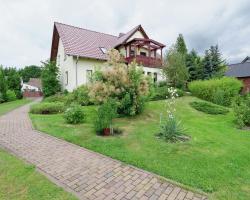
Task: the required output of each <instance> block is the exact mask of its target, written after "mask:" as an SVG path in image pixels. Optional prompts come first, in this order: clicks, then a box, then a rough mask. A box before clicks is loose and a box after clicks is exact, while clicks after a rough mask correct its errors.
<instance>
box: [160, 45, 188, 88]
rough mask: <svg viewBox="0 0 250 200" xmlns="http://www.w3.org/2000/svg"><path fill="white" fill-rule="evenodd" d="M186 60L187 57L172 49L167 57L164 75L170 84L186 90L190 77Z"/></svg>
mask: <svg viewBox="0 0 250 200" xmlns="http://www.w3.org/2000/svg"><path fill="white" fill-rule="evenodd" d="M185 59H186V57H185V56H184V55H183V54H181V53H179V52H178V51H177V50H176V49H175V48H171V49H170V50H169V52H168V54H167V55H166V57H165V65H164V68H163V73H164V74H165V76H166V78H167V80H168V82H169V84H170V85H171V86H173V87H175V88H176V87H177V88H182V89H184V88H185V87H186V83H187V81H188V78H189V75H188V69H187V67H186V62H185Z"/></svg>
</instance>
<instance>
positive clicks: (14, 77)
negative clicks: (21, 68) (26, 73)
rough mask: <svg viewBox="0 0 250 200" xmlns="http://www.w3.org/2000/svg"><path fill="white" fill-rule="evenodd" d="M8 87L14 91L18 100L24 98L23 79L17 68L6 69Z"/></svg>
mask: <svg viewBox="0 0 250 200" xmlns="http://www.w3.org/2000/svg"><path fill="white" fill-rule="evenodd" d="M5 71H6V77H7V85H8V89H9V90H13V91H14V92H15V94H16V96H17V98H19V99H20V98H22V94H21V77H20V75H19V73H18V71H17V69H16V68H11V67H9V68H6V69H5Z"/></svg>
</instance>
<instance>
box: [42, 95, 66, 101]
mask: <svg viewBox="0 0 250 200" xmlns="http://www.w3.org/2000/svg"><path fill="white" fill-rule="evenodd" d="M66 100H67V99H66V96H65V95H63V94H55V95H53V96H50V97H46V98H45V99H43V102H50V103H51V102H62V103H65V102H66Z"/></svg>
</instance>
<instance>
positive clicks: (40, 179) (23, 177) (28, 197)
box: [0, 150, 76, 200]
mask: <svg viewBox="0 0 250 200" xmlns="http://www.w3.org/2000/svg"><path fill="white" fill-rule="evenodd" d="M0 199H2V200H8V199H11V200H34V199H36V200H43V199H44V200H48V199H51V200H73V199H74V200H76V198H75V197H73V195H71V194H69V193H66V192H65V191H63V189H62V188H59V187H57V186H56V185H54V184H53V183H51V182H50V181H49V180H48V179H47V178H45V177H44V176H43V175H41V174H39V173H38V172H36V170H35V167H33V166H31V165H27V164H25V163H24V162H23V161H21V160H19V159H17V158H15V157H14V156H12V155H10V154H8V153H6V152H5V151H3V150H0Z"/></svg>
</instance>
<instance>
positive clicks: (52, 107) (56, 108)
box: [30, 102, 65, 114]
mask: <svg viewBox="0 0 250 200" xmlns="http://www.w3.org/2000/svg"><path fill="white" fill-rule="evenodd" d="M64 110H65V108H64V104H63V103H60V102H56V103H47V102H43V103H39V104H34V105H32V106H31V108H30V113H32V114H57V113H62V112H64Z"/></svg>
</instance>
